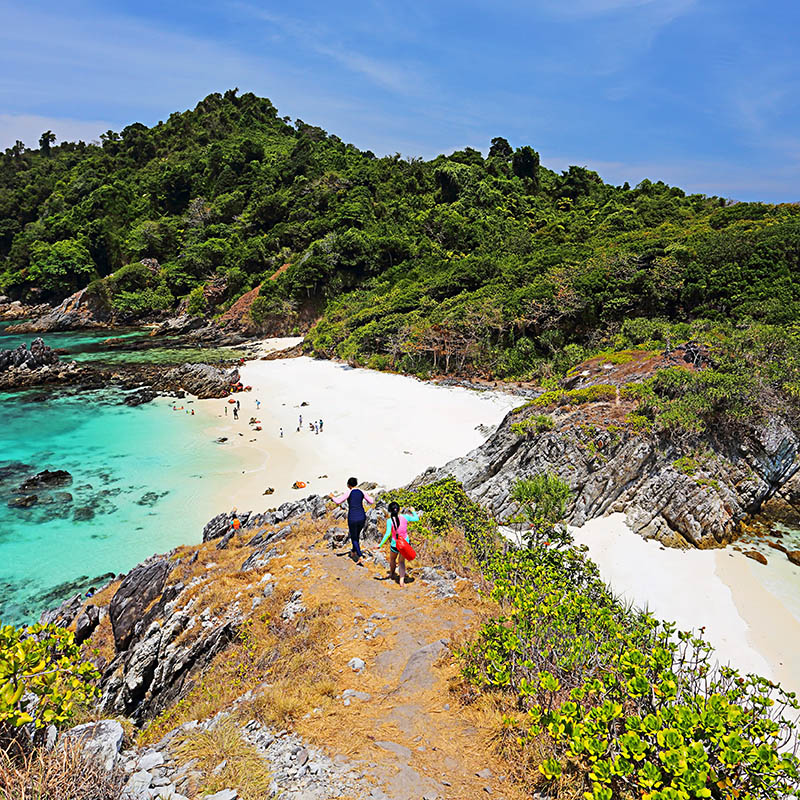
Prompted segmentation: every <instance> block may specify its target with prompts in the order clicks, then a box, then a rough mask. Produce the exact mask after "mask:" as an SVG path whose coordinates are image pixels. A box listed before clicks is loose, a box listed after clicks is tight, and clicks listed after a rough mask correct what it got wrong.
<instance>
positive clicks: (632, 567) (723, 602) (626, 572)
mask: <svg viewBox="0 0 800 800" xmlns="http://www.w3.org/2000/svg"><path fill="white" fill-rule="evenodd" d="M573 535H574V536H575V541H576V543H578V544H585V545H587V547H588V548H589V555H590V557H591V558H592V560H593V561H594V562H595V563H596V564H597V566H598V567H599V569H600V574H601V576H602V578H603V580H604V581H606V583H608V584H609V585H610V586H611V587H612V589H613V590H614V591H615V592H618V593H619V594H620V595H621V596H622V597H624V598H625V599H626V600H628V601H630V602H633V603H635V604H636V605H637V606H639V607H640V608H647V609H649V610H650V611H651V612H652V613H653V614H654V615H655V616H656V617H659V618H660V619H665V620H670V621H674V622H675V623H677V625H678V629H679V630H699V629H700V628H705V636H706V638H707V639H708V641H709V642H710V643H711V644H713V645H714V647H715V648H716V652H717V657H718V658H719V660H720V662H721V663H723V664H725V663H729V664H730V665H731V666H733V667H736V668H738V669H740V670H742V671H743V672H756V673H758V674H760V675H763V676H765V677H767V678H770V679H772V680H777V681H780V682H781V684H782V685H783V686H784V688H786V689H791V690H793V691H797V690H798V689H800V615H798V614H796V613H793V611H795V610H796V608H793V606H794V604H793V603H789V602H787V601H786V599H787V598H786V597H785V596H784V595H785V594H786V595H788V594H791V595H792V596H793V597H795V598H796V597H797V594H798V592H799V591H800V569H798V568H797V567H794V566H793V565H791V564H789V563H788V561H787V562H786V564H785V565H784V564H780V565H778V564H777V563H776V564H775V565H772V562H770V564H769V565H767V566H763V565H761V564H758V563H756V562H755V561H752V560H751V559H748V558H746V557H744V556H743V555H741V554H740V553H737V552H735V551H733V550H731V549H725V550H674V549H672V548H664V547H662V546H661V545H659V544H658V543H657V542H654V541H652V540H651V541H647V540H645V539H643V538H642V537H640V536H638V535H637V534H635V533H634V532H633V531H631V529H630V528H629V527H628V526H627V524H626V522H625V516H624V514H611V515H610V516H608V517H600V518H598V519H593V520H590V521H589V522H587V523H586V524H585V525H583V526H582V527H581V528H575V529H573ZM776 561H777V560H776ZM784 572H785V575H784ZM776 585H779V586H781V587H782V589H781V591H776V590H775V587H776Z"/></svg>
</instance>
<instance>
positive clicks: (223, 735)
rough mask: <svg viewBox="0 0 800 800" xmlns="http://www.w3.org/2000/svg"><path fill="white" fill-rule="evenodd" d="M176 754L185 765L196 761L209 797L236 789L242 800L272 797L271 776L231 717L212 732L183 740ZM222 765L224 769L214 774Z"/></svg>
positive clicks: (197, 733)
mask: <svg viewBox="0 0 800 800" xmlns="http://www.w3.org/2000/svg"><path fill="white" fill-rule="evenodd" d="M175 754H176V756H177V758H178V760H179V761H181V762H182V763H186V762H188V761H190V760H191V759H197V761H198V762H199V763H198V768H199V769H200V770H201V771H202V772H203V773H204V775H205V779H204V781H203V789H204V791H205V792H206V793H207V794H212V793H214V792H218V791H220V790H222V789H236V791H237V792H238V793H239V797H240V798H241V800H262V798H264V797H268V796H270V792H269V786H270V783H271V781H272V773H271V772H270V770H269V768H268V767H267V764H266V762H265V761H264V759H263V758H262V757H261V755H260V754H259V752H258V750H257V749H256V748H255V747H254V746H253V745H252V744H250V743H249V742H248V741H247V740H246V739H245V738H244V736H243V735H242V731H241V729H240V728H239V726H238V725H237V724H236V723H235V722H234V721H233V720H232V719H231V718H230V717H228V718H226V719H223V720H221V721H220V722H218V723H217V724H216V725H215V726H214V728H212V729H211V730H210V731H197V732H192V733H189V734H188V735H186V736H185V737H182V738H181V739H180V740H178V742H177V746H176V747H175ZM223 762H225V764H224V766H223V767H222V769H220V770H219V771H218V772H216V773H215V770H216V769H217V768H218V767H219V765H220V764H222V763H223Z"/></svg>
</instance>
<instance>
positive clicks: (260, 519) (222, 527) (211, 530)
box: [203, 494, 328, 542]
mask: <svg viewBox="0 0 800 800" xmlns="http://www.w3.org/2000/svg"><path fill="white" fill-rule="evenodd" d="M327 502H328V501H327V500H326V499H325V498H324V497H321V496H320V495H318V494H312V495H309V496H308V497H306V498H304V499H302V500H290V501H289V502H287V503H283V504H282V505H280V506H278V508H276V509H275V510H274V511H264V512H261V513H259V514H254V513H253V512H252V511H245V512H244V513H241V514H240V513H237V512H235V511H229V512H226V513H223V514H217V516H216V517H213V518H212V519H210V520H209V521H208V522H207V523H206V524H205V527H204V528H203V541H204V542H209V541H211V540H212V539H218V538H219V537H223V536H225V535H226V534H228V533H229V532H230V531H231V529H232V525H233V520H234V518H238V520H239V523H240V525H241V528H240V530H243V531H247V530H254V529H256V528H263V527H264V526H265V525H276V524H278V523H279V522H283V521H284V520H287V519H291V518H292V517H300V516H302V515H303V514H309V515H310V516H311V519H319V517H321V516H322V515H323V514H324V513H325V511H326V510H327Z"/></svg>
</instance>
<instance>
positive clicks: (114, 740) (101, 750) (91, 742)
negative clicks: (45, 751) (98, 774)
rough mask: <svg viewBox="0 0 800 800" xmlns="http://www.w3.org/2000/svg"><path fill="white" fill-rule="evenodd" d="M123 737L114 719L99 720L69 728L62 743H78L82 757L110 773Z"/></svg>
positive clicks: (122, 732)
mask: <svg viewBox="0 0 800 800" xmlns="http://www.w3.org/2000/svg"><path fill="white" fill-rule="evenodd" d="M124 735H125V734H124V731H123V730H122V725H120V724H119V722H117V721H116V720H115V719H101V720H100V721H99V722H88V723H86V724H85V725H78V726H77V727H75V728H70V729H69V730H68V731H66V732H65V733H64V734H63V735H62V741H64V742H67V741H75V742H79V743H80V745H81V749H82V750H83V753H84V755H86V756H87V757H88V758H91V759H92V760H93V761H95V762H97V763H98V764H99V765H100V766H101V767H102V768H103V769H104V770H106V772H111V770H113V769H114V767H115V766H116V765H117V760H118V758H119V751H120V748H121V747H122V740H123V738H124Z"/></svg>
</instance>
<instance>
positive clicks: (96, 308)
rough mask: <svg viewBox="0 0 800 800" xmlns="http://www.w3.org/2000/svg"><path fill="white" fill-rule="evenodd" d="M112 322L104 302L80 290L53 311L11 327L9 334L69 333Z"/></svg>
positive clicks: (108, 309) (84, 290) (90, 293)
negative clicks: (76, 329) (77, 329)
mask: <svg viewBox="0 0 800 800" xmlns="http://www.w3.org/2000/svg"><path fill="white" fill-rule="evenodd" d="M111 321H112V309H111V308H110V307H109V306H108V305H107V304H106V303H105V301H104V300H103V299H102V298H101V297H99V296H97V295H95V294H93V293H92V292H88V291H87V290H86V289H80V290H79V291H77V292H75V294H72V295H70V296H69V297H68V298H66V300H64V301H62V302H61V303H59V305H57V306H56V307H55V308H54V309H52V310H51V311H49V312H48V313H46V314H44V316H41V317H39V319H36V320H33V321H31V322H23V323H20V324H18V325H11V326H10V327H9V328H8V331H9V333H41V332H43V331H69V330H74V329H75V328H98V327H100V328H102V327H107V326H108V325H109V324H110V322H111Z"/></svg>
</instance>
